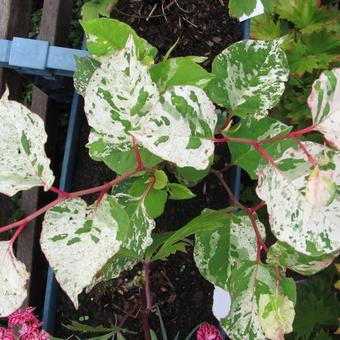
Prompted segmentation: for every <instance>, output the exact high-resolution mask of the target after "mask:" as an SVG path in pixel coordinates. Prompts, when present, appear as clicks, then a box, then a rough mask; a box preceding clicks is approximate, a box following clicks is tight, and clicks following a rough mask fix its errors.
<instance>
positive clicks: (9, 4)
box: [0, 0, 32, 240]
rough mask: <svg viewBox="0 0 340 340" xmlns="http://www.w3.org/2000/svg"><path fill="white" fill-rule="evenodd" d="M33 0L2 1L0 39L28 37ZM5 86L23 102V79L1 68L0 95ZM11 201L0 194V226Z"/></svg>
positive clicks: (13, 95)
mask: <svg viewBox="0 0 340 340" xmlns="http://www.w3.org/2000/svg"><path fill="white" fill-rule="evenodd" d="M31 11H32V0H25V1H22V0H0V39H12V38H13V36H18V37H26V36H27V34H28V30H29V23H30V16H31ZM5 84H7V86H8V87H9V89H10V90H11V98H12V99H16V100H21V98H22V79H21V78H20V76H19V75H18V74H17V73H16V72H15V71H13V70H5V69H1V68H0V95H2V93H3V90H4V88H5ZM8 214H9V199H8V197H6V196H5V195H1V194H0V225H4V224H6V223H7V221H8ZM6 238H7V235H6V234H5V233H3V234H0V240H1V239H6Z"/></svg>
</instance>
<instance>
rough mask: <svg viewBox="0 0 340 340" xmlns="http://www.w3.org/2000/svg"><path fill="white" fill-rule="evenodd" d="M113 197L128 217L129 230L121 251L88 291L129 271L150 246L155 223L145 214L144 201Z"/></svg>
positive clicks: (127, 197) (124, 195)
mask: <svg viewBox="0 0 340 340" xmlns="http://www.w3.org/2000/svg"><path fill="white" fill-rule="evenodd" d="M114 197H115V198H116V199H117V201H118V202H119V203H120V204H121V206H123V207H124V209H125V210H126V212H127V214H128V215H129V219H130V228H129V231H128V233H127V235H126V238H125V240H124V242H123V243H122V249H121V251H120V252H118V253H117V254H116V255H115V256H113V257H112V258H111V259H110V260H109V261H108V262H107V263H106V264H105V266H104V267H103V268H102V270H101V271H100V272H99V275H97V276H96V277H95V278H94V279H93V281H92V282H91V285H90V286H89V289H88V290H90V289H91V288H92V287H94V286H95V285H96V284H98V283H99V282H103V281H108V280H112V279H114V278H116V277H118V276H119V275H120V273H121V272H122V271H124V270H129V269H131V268H132V267H133V266H134V265H135V264H137V263H138V262H139V261H141V260H142V259H143V258H144V253H145V251H146V249H147V248H148V247H149V246H150V245H151V244H152V237H151V233H152V231H153V229H154V228H155V226H156V223H155V221H154V220H153V219H152V218H150V217H149V215H148V214H147V211H146V207H145V199H144V198H142V199H141V198H140V197H135V196H131V195H128V194H116V195H115V196H114Z"/></svg>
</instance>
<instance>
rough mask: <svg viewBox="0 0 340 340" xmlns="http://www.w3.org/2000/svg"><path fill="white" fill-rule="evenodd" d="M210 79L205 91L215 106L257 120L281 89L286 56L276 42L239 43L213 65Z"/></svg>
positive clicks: (218, 57) (287, 71)
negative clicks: (250, 116)
mask: <svg viewBox="0 0 340 340" xmlns="http://www.w3.org/2000/svg"><path fill="white" fill-rule="evenodd" d="M213 74H214V75H215V79H213V80H212V81H211V82H210V83H209V84H208V86H207V87H206V90H207V92H208V94H209V95H210V98H211V99H212V100H213V101H214V102H215V103H217V104H219V105H222V106H224V107H226V108H228V109H230V110H231V111H232V112H233V114H235V115H237V116H240V117H247V116H248V115H254V116H255V118H257V119H260V118H263V117H265V116H267V114H268V110H269V109H271V108H272V107H274V106H275V105H276V104H277V103H278V101H279V99H280V97H281V95H282V93H283V91H284V88H285V82H286V81H287V80H288V74H289V68H288V62H287V57H286V55H285V53H284V52H283V50H281V49H280V47H279V42H276V41H267V42H266V41H256V40H247V41H240V42H237V43H235V44H233V45H231V46H229V47H228V48H227V49H225V50H224V51H223V52H221V53H220V54H219V55H218V56H217V57H216V58H215V60H214V62H213Z"/></svg>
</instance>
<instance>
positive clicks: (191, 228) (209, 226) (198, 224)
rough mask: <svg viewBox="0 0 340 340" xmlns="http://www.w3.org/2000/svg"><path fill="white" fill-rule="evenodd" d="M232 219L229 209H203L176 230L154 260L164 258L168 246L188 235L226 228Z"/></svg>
mask: <svg viewBox="0 0 340 340" xmlns="http://www.w3.org/2000/svg"><path fill="white" fill-rule="evenodd" d="M229 220H230V215H228V214H227V210H225V209H224V210H217V211H215V210H210V209H205V210H203V212H202V214H201V215H200V216H197V217H195V218H194V219H193V220H191V221H190V222H189V223H187V224H186V225H185V226H183V227H182V228H180V229H178V230H177V231H176V232H174V233H173V234H172V235H171V236H170V237H169V238H168V239H167V240H166V241H165V242H164V244H163V245H162V247H161V248H160V249H159V251H158V252H157V254H156V255H155V256H154V257H153V259H154V260H157V259H162V258H165V257H166V256H167V254H168V253H169V251H168V247H171V246H173V245H174V244H176V243H177V242H179V241H181V240H183V239H185V238H186V237H188V236H190V235H192V234H195V233H197V232H199V231H203V230H217V229H220V228H225V227H226V226H227V225H228V223H230V222H229Z"/></svg>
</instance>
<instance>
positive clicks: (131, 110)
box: [85, 35, 159, 152]
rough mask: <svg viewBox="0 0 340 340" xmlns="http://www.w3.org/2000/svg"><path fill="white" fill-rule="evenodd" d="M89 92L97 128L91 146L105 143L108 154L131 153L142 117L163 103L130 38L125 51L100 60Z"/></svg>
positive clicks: (90, 114) (90, 115)
mask: <svg viewBox="0 0 340 340" xmlns="http://www.w3.org/2000/svg"><path fill="white" fill-rule="evenodd" d="M100 62H101V65H100V67H98V68H97V69H96V70H95V71H94V72H93V74H92V77H91V78H90V80H89V83H88V85H87V87H86V90H85V112H86V116H87V119H88V122H89V125H90V126H91V127H92V128H93V130H92V131H91V134H90V137H89V144H90V145H91V144H92V143H94V142H96V141H98V140H102V141H103V142H104V143H105V144H108V149H109V150H108V151H107V152H109V151H110V148H111V149H112V150H118V151H128V150H130V149H131V145H132V144H131V141H132V137H131V135H130V134H129V131H130V130H131V129H135V128H136V125H138V122H139V120H140V118H141V117H142V116H144V115H145V114H147V113H148V112H149V111H150V110H151V109H152V108H153V106H154V105H155V104H156V103H157V102H158V101H159V92H158V89H157V87H156V85H155V84H154V83H153V82H152V80H151V77H150V75H149V73H148V69H147V66H146V65H144V64H142V63H141V62H140V61H138V60H137V56H136V47H135V44H134V41H133V38H132V36H131V35H130V36H129V38H128V40H127V43H126V46H125V48H124V49H122V50H120V51H118V52H116V53H114V54H111V55H109V56H105V57H102V58H100Z"/></svg>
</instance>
